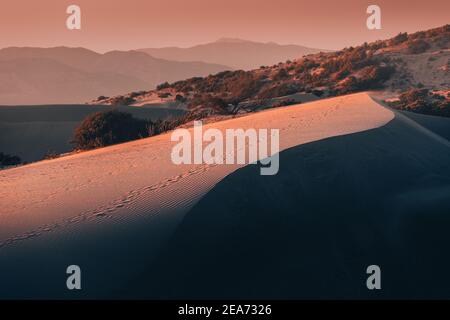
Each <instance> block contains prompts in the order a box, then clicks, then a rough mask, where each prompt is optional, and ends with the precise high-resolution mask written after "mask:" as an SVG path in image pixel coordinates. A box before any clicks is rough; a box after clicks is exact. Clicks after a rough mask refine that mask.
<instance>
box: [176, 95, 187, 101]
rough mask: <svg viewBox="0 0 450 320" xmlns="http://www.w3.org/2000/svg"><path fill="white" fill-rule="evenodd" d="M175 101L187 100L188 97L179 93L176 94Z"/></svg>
mask: <svg viewBox="0 0 450 320" xmlns="http://www.w3.org/2000/svg"><path fill="white" fill-rule="evenodd" d="M175 101H178V102H186V98H185V97H184V96H182V95H181V94H177V95H176V96H175Z"/></svg>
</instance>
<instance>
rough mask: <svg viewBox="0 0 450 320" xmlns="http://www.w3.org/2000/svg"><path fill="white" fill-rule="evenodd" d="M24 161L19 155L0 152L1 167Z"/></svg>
mask: <svg viewBox="0 0 450 320" xmlns="http://www.w3.org/2000/svg"><path fill="white" fill-rule="evenodd" d="M21 163H22V160H21V159H20V158H19V157H18V156H12V155H9V154H4V153H3V152H0V168H4V167H9V166H16V165H19V164H21Z"/></svg>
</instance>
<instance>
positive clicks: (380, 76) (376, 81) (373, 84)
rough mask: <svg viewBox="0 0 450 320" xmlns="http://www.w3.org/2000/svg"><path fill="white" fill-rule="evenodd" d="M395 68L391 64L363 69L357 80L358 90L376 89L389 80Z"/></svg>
mask: <svg viewBox="0 0 450 320" xmlns="http://www.w3.org/2000/svg"><path fill="white" fill-rule="evenodd" d="M394 72H395V68H394V67H391V66H384V67H379V66H370V67H367V68H365V69H363V72H362V74H361V78H360V79H359V80H358V88H359V89H360V90H368V89H376V88H378V87H380V86H382V84H383V83H384V82H385V81H387V80H389V79H390V77H391V76H392V74H393V73H394Z"/></svg>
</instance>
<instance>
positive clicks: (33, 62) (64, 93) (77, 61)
mask: <svg viewBox="0 0 450 320" xmlns="http://www.w3.org/2000/svg"><path fill="white" fill-rule="evenodd" d="M229 69H230V68H229V67H227V66H223V65H217V64H208V63H203V62H177V61H168V60H164V59H157V58H153V57H151V56H149V55H148V54H146V53H143V52H137V51H127V52H120V51H112V52H108V53H105V54H99V53H96V52H93V51H90V50H87V49H84V48H67V47H57V48H17V47H11V48H5V49H2V50H0V104H2V105H6V104H49V103H78V102H85V101H88V100H91V99H94V98H96V97H97V96H99V95H105V96H111V95H117V94H121V93H126V92H129V91H138V90H149V89H152V88H153V87H155V86H156V85H158V84H160V83H162V82H165V81H176V80H180V79H185V78H190V77H194V76H206V75H209V74H214V73H217V72H219V71H223V70H229Z"/></svg>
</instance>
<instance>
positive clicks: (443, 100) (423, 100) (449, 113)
mask: <svg viewBox="0 0 450 320" xmlns="http://www.w3.org/2000/svg"><path fill="white" fill-rule="evenodd" d="M391 106H392V107H394V108H397V109H400V110H407V111H412V112H416V113H423V114H429V115H435V116H443V117H450V98H449V97H446V96H442V95H440V94H434V93H432V92H431V91H430V90H428V89H411V90H409V91H406V92H404V93H402V94H401V95H400V96H399V101H398V102H394V103H391Z"/></svg>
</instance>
